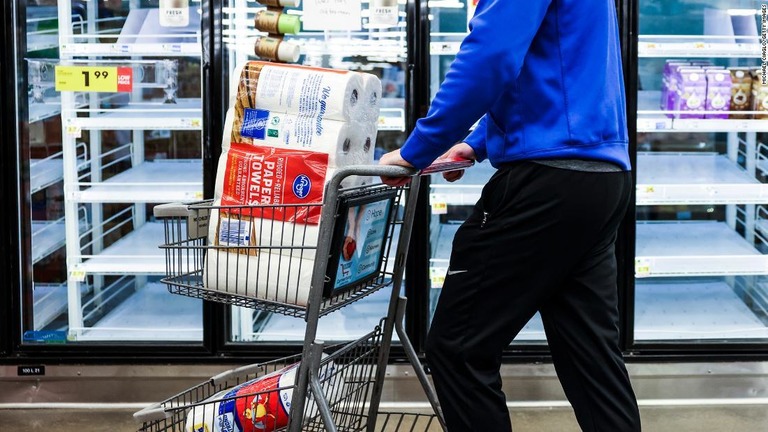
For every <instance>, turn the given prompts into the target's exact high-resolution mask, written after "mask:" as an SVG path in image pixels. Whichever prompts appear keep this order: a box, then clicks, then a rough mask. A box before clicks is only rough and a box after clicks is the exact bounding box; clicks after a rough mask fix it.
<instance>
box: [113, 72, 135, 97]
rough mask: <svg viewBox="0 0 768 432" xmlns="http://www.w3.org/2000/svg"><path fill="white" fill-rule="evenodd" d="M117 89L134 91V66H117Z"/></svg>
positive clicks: (119, 90)
mask: <svg viewBox="0 0 768 432" xmlns="http://www.w3.org/2000/svg"><path fill="white" fill-rule="evenodd" d="M117 91H118V92H131V91H133V68H129V67H118V68H117Z"/></svg>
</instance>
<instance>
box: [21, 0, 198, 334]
mask: <svg viewBox="0 0 768 432" xmlns="http://www.w3.org/2000/svg"><path fill="white" fill-rule="evenodd" d="M170 5H171V3H169V2H163V1H162V0H161V1H160V3H159V4H158V1H157V0H144V1H140V0H130V1H120V0H104V1H81V0H59V1H56V0H36V1H33V0H29V1H27V2H26V5H25V8H20V10H22V11H23V10H26V18H27V20H26V22H27V28H26V33H25V34H26V39H25V41H26V44H25V45H26V51H25V52H21V53H18V58H20V59H23V61H22V64H21V69H20V70H21V71H22V72H21V73H20V76H19V77H17V79H18V80H19V82H24V83H26V85H27V88H28V95H27V97H26V98H21V105H22V106H20V107H18V109H19V112H20V113H25V114H26V118H23V119H22V120H23V121H24V122H25V127H26V131H27V133H26V134H25V136H24V137H23V139H22V140H21V142H20V143H19V146H20V154H21V158H22V160H21V161H20V165H21V166H22V178H23V180H24V182H23V186H22V187H23V190H22V192H21V193H22V197H23V199H24V200H25V201H26V205H25V208H24V209H23V214H24V215H25V219H26V224H25V225H24V226H23V234H24V236H25V238H27V239H29V240H28V242H27V246H28V247H27V250H26V251H25V252H26V256H25V257H24V261H25V263H26V265H27V268H28V269H29V271H28V272H27V274H30V275H31V280H28V281H26V282H25V283H24V284H22V290H23V295H22V298H23V299H24V311H23V312H24V320H23V321H24V323H23V330H24V333H23V334H24V343H29V344H35V343H50V342H60V343H80V342H127V341H154V342H159V341H163V342H168V341H173V342H194V343H200V342H201V341H202V335H203V333H202V303H201V302H200V301H197V300H192V299H188V298H182V297H178V296H173V295H171V294H169V293H168V292H167V290H166V287H165V285H164V284H162V283H160V282H159V279H160V277H161V276H162V275H163V274H164V272H165V257H164V255H163V252H162V250H161V249H159V248H158V246H159V244H160V243H162V241H163V236H164V235H163V225H162V223H159V222H157V221H155V220H153V217H152V207H153V206H154V205H155V204H158V203H165V202H171V201H180V200H194V199H199V198H202V164H201V155H202V153H201V149H202V146H201V125H202V121H201V119H202V115H201V80H200V53H201V49H200V46H201V44H200V31H199V28H200V12H199V10H198V9H199V1H198V2H195V1H194V0H193V1H191V2H188V1H187V0H184V1H179V2H175V3H173V6H174V7H172V8H171V7H170ZM171 9H172V10H171Z"/></svg>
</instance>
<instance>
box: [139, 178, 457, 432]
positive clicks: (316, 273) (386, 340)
mask: <svg viewBox="0 0 768 432" xmlns="http://www.w3.org/2000/svg"><path fill="white" fill-rule="evenodd" d="M413 174H414V172H413V171H412V170H408V169H405V168H401V167H392V166H354V167H347V168H343V169H339V170H338V171H337V172H336V173H335V174H334V176H333V177H332V179H331V180H330V182H329V183H328V184H327V185H326V187H325V193H324V195H323V202H322V203H316V204H307V205H302V206H298V205H282V206H279V205H254V206H240V207H226V206H219V205H216V203H215V202H211V201H208V202H202V203H197V204H192V205H184V204H171V205H163V206H157V207H155V216H156V217H157V218H158V219H162V220H163V221H164V223H165V243H164V244H163V245H162V246H161V247H162V248H163V249H165V251H166V269H167V271H166V277H165V279H163V282H165V283H166V284H167V285H168V288H169V291H171V292H172V293H175V294H182V295H187V296H192V297H197V298H202V299H205V300H210V301H216V302H220V303H225V304H231V305H237V306H243V307H250V308H253V309H258V310H263V311H267V312H274V313H280V314H285V315H290V316H296V317H301V318H304V320H305V321H306V330H305V336H304V343H303V347H302V352H301V354H299V355H296V356H293V357H288V358H283V359H279V360H274V361H271V362H268V363H263V364H256V365H251V366H245V367H241V368H238V369H233V370H231V371H228V372H225V373H223V374H220V375H217V376H215V377H213V378H211V379H210V380H209V381H207V382H204V383H202V384H200V385H198V386H195V387H193V388H191V389H189V390H187V391H185V392H182V393H180V394H178V395H176V396H174V397H172V398H170V399H168V400H166V401H163V402H160V403H158V404H155V405H152V406H150V407H148V408H146V409H144V410H142V411H140V412H138V413H136V414H135V417H136V419H137V420H139V421H140V422H141V423H142V427H141V429H140V431H142V432H247V431H248V432H250V431H254V432H257V431H258V432H261V431H264V432H267V431H278V430H288V431H291V432H298V431H330V432H335V431H350V432H351V431H367V432H378V431H381V432H385V431H413V432H421V431H425V432H426V431H432V430H444V421H443V419H442V414H441V412H440V407H439V404H438V402H437V398H436V396H435V393H434V390H433V389H432V387H431V384H430V383H429V380H428V378H427V376H426V373H425V371H424V369H423V368H422V366H421V363H420V361H419V359H418V357H417V355H416V352H415V350H414V349H413V346H412V345H411V343H410V340H409V339H408V335H407V334H406V333H405V330H404V328H403V316H404V312H405V301H406V300H405V298H402V297H399V293H400V287H401V284H402V280H403V269H404V264H405V256H406V253H407V250H408V244H409V240H410V237H411V228H412V225H413V220H414V215H415V212H416V198H417V196H418V193H417V192H418V188H419V183H420V178H419V177H418V176H416V177H413V179H412V181H411V183H410V185H407V186H402V187H398V188H390V187H388V186H385V185H382V184H377V185H370V186H363V187H357V188H348V189H342V188H341V183H342V180H344V179H345V178H346V177H349V176H367V177H370V176H376V177H404V176H411V175H413ZM310 214H315V215H317V214H319V224H318V225H315V226H311V224H310V223H308V222H309V219H308V216H307V215H310ZM384 287H391V289H392V292H391V296H390V302H389V308H388V311H387V315H386V316H385V317H383V318H382V320H381V322H380V323H379V325H378V326H376V328H374V329H373V330H372V331H371V332H370V333H368V334H367V335H365V336H363V337H361V338H359V339H357V340H356V341H353V342H350V343H346V344H341V345H335V346H330V347H324V345H323V343H322V342H319V341H317V340H316V337H317V327H318V320H319V319H320V317H322V316H323V315H326V314H328V313H331V312H334V311H336V310H338V309H340V308H342V307H345V306H346V305H349V304H351V303H353V302H355V301H357V300H359V299H361V298H363V297H365V296H367V295H368V294H370V293H372V292H375V291H376V290H379V289H381V288H384ZM394 332H397V334H398V337H399V340H400V342H401V344H402V346H403V348H404V350H405V353H406V356H407V357H408V359H409V361H410V363H411V365H412V366H413V368H414V371H415V373H416V376H417V377H418V379H419V381H420V384H421V385H422V387H423V388H424V390H425V393H426V396H427V399H428V400H429V402H430V404H431V405H432V408H433V410H434V414H430V415H424V414H411V413H379V402H380V400H381V395H382V388H383V381H384V378H385V375H386V365H387V363H388V359H389V349H390V345H391V341H392V336H393V334H394Z"/></svg>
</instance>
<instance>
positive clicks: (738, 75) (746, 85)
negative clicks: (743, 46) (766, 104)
mask: <svg viewBox="0 0 768 432" xmlns="http://www.w3.org/2000/svg"><path fill="white" fill-rule="evenodd" d="M730 73H731V107H730V108H731V109H730V111H731V115H730V117H731V118H732V119H746V118H750V117H752V116H751V115H749V114H736V113H737V112H739V111H750V110H751V109H752V75H751V74H750V73H749V69H746V68H731V69H730Z"/></svg>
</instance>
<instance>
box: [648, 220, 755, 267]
mask: <svg viewBox="0 0 768 432" xmlns="http://www.w3.org/2000/svg"><path fill="white" fill-rule="evenodd" d="M764 274H768V257H767V256H764V255H762V254H760V252H759V251H758V250H757V249H755V247H754V246H752V245H750V244H749V243H748V242H747V241H746V240H745V239H744V237H742V236H740V235H739V234H737V233H736V232H735V231H734V230H733V229H731V228H730V227H729V226H728V225H727V224H726V223H724V222H639V223H638V224H637V247H636V257H635V276H636V277H639V278H640V277H659V276H686V275H688V276H711V275H764Z"/></svg>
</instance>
